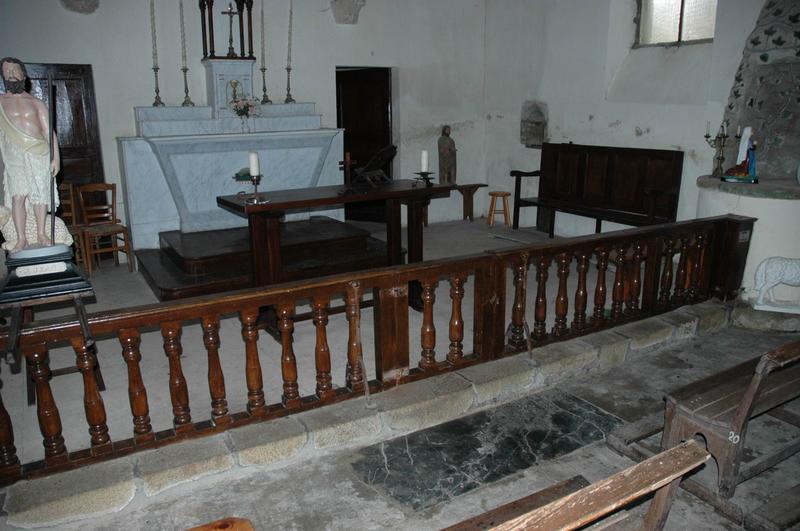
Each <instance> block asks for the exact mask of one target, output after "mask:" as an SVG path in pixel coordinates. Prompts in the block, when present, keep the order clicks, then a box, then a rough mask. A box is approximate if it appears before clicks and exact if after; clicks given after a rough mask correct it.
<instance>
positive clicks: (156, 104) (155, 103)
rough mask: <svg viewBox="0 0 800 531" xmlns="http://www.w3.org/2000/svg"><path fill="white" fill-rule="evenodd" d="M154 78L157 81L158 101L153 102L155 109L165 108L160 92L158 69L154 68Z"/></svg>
mask: <svg viewBox="0 0 800 531" xmlns="http://www.w3.org/2000/svg"><path fill="white" fill-rule="evenodd" d="M153 76H154V77H155V79H156V99H155V100H154V101H153V107H163V106H164V102H163V101H161V96H160V92H161V91H160V90H158V67H157V66H154V67H153Z"/></svg>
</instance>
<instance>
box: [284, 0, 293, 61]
mask: <svg viewBox="0 0 800 531" xmlns="http://www.w3.org/2000/svg"><path fill="white" fill-rule="evenodd" d="M292 18H294V0H289V51H288V52H287V54H286V67H287V68H291V67H292Z"/></svg>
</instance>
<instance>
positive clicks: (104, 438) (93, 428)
mask: <svg viewBox="0 0 800 531" xmlns="http://www.w3.org/2000/svg"><path fill="white" fill-rule="evenodd" d="M70 343H72V348H73V350H75V356H76V359H75V365H76V366H77V367H78V370H80V371H81V375H82V376H83V408H84V410H85V411H86V421H87V422H88V423H89V435H90V436H91V442H92V452H93V453H96V452H98V451H100V452H102V451H105V449H103V448H101V447H103V446H106V445H108V446H107V447H108V451H110V450H111V444H110V441H111V440H110V439H109V438H108V426H107V425H106V408H105V406H104V405H103V398H102V397H101V396H100V390H99V389H98V388H97V379H96V377H95V372H94V367H95V365H96V364H97V360H96V359H95V357H94V353H92V352H91V351H90V350H89V348H88V347H87V346H86V343H85V342H84V340H83V337H81V336H74V337H72V338H70Z"/></svg>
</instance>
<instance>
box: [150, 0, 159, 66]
mask: <svg viewBox="0 0 800 531" xmlns="http://www.w3.org/2000/svg"><path fill="white" fill-rule="evenodd" d="M150 35H151V37H152V39H153V68H158V47H157V46H156V3H155V0H150Z"/></svg>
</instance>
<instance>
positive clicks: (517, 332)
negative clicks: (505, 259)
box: [508, 252, 529, 348]
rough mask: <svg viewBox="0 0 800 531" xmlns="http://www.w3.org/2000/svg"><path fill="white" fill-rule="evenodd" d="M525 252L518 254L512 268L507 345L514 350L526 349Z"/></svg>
mask: <svg viewBox="0 0 800 531" xmlns="http://www.w3.org/2000/svg"><path fill="white" fill-rule="evenodd" d="M528 259H529V254H528V253H527V252H523V253H520V259H519V263H518V264H517V265H516V266H515V267H514V306H513V307H512V309H511V326H509V332H510V333H509V338H508V344H509V345H511V346H512V347H515V348H528V338H527V337H525V299H526V298H527V297H528V295H527V291H528V289H527V287H528Z"/></svg>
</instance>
